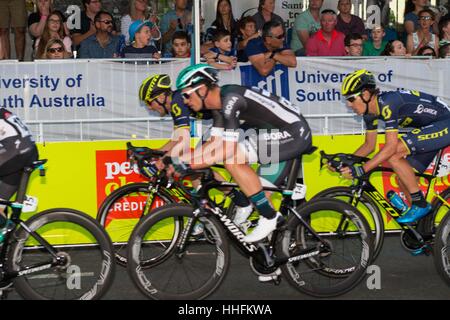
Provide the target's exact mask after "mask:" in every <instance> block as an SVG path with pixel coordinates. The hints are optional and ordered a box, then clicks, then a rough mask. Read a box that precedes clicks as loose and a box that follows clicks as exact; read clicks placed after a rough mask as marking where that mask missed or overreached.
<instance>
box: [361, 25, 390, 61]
mask: <svg viewBox="0 0 450 320" xmlns="http://www.w3.org/2000/svg"><path fill="white" fill-rule="evenodd" d="M371 35H372V40H368V41H366V42H364V45H363V56H379V55H381V53H382V52H383V50H384V48H385V47H386V43H387V41H386V40H383V37H384V35H385V33H384V28H383V27H382V26H380V25H375V26H374V27H373V28H372V31H371Z"/></svg>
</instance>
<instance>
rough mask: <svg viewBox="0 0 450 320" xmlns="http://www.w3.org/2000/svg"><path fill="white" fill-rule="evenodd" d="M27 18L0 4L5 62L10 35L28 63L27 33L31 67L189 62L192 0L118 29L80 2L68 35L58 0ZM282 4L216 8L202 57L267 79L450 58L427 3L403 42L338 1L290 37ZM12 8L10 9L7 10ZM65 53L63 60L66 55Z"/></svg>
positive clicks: (410, 11) (0, 53) (412, 5)
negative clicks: (248, 11) (54, 62)
mask: <svg viewBox="0 0 450 320" xmlns="http://www.w3.org/2000/svg"><path fill="white" fill-rule="evenodd" d="M35 1H36V9H37V10H36V12H34V13H31V14H30V15H29V16H28V30H27V28H26V26H27V17H26V9H25V0H9V1H0V59H9V58H10V56H11V55H10V51H11V48H10V44H9V32H10V29H12V30H13V32H14V37H15V39H14V40H15V41H14V43H15V51H16V57H17V59H18V60H23V59H24V52H25V32H29V34H30V36H31V37H32V40H33V43H32V48H33V54H32V57H33V59H54V58H90V59H95V58H146V59H147V58H153V59H159V58H188V57H190V55H191V34H192V32H193V24H192V13H191V11H190V8H189V7H188V1H187V0H174V7H173V9H172V10H169V11H168V12H167V13H165V14H164V15H162V16H160V17H158V16H156V15H153V14H151V12H150V10H149V4H148V0H131V1H130V2H129V12H127V13H126V14H124V15H123V16H122V18H121V19H120V26H117V25H116V23H115V21H114V19H113V16H112V15H111V13H110V12H107V11H104V10H103V9H102V3H101V1H100V0H82V3H83V11H82V14H81V21H80V22H81V23H80V24H79V25H78V28H74V29H72V30H69V29H68V27H67V23H66V18H65V16H64V15H63V14H62V13H61V12H60V11H57V10H54V8H53V6H52V0H35ZM276 1H277V0H259V5H258V9H257V12H256V13H255V14H253V15H250V16H242V17H239V18H236V17H234V16H233V10H232V4H231V1H230V0H219V1H217V7H216V17H215V20H214V21H213V23H212V24H211V25H210V26H205V25H203V24H204V19H201V21H202V26H201V29H202V30H204V32H203V31H202V37H201V41H202V47H201V54H202V57H203V58H204V59H205V61H207V63H209V64H211V65H214V66H215V67H217V68H219V69H233V68H234V67H236V64H237V62H247V61H250V62H251V63H252V65H253V66H254V67H255V68H256V69H257V70H258V72H259V73H260V74H261V75H265V74H268V72H270V71H271V70H272V69H273V67H274V65H275V64H276V63H280V64H283V65H286V66H288V67H292V66H295V65H296V57H299V56H403V57H411V56H420V55H422V56H433V57H447V56H449V51H450V16H449V15H448V14H447V15H446V16H441V14H440V13H437V12H436V11H433V10H431V9H430V8H429V7H428V1H427V0H407V1H406V9H405V16H404V34H403V35H402V33H400V32H397V31H395V30H393V29H392V28H391V27H389V26H386V25H374V26H373V27H371V28H370V29H367V28H366V26H365V24H364V22H363V20H362V19H361V18H360V17H358V16H356V15H354V14H352V13H351V12H352V1H351V0H338V1H337V3H336V8H335V10H331V9H326V10H322V6H323V2H324V0H310V1H309V6H308V8H307V9H306V10H305V11H303V12H301V13H299V14H298V15H297V16H296V19H295V22H294V23H293V25H292V27H291V28H290V29H286V28H285V26H286V23H285V21H283V19H282V18H281V17H280V16H279V15H277V13H276V12H274V9H275V2H276ZM6 3H8V5H6ZM61 49H62V50H63V52H60V50H61Z"/></svg>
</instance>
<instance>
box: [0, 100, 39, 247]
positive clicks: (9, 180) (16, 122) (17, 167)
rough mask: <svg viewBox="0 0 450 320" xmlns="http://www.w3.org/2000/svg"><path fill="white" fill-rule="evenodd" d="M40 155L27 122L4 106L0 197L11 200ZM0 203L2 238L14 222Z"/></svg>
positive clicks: (0, 118)
mask: <svg viewBox="0 0 450 320" xmlns="http://www.w3.org/2000/svg"><path fill="white" fill-rule="evenodd" d="M37 159H38V151H37V148H36V144H35V142H34V140H33V137H32V135H31V133H30V131H29V130H28V128H27V127H26V126H25V125H24V123H23V122H22V121H21V120H20V119H19V117H17V116H16V115H14V114H13V113H11V112H9V111H7V110H6V109H5V108H0V199H3V200H9V199H10V198H11V197H12V196H13V194H14V193H15V192H16V191H17V189H18V187H19V183H20V179H21V177H22V170H23V168H24V167H25V166H27V165H30V164H31V163H32V162H33V161H36V160H37ZM4 210H5V206H1V205H0V242H2V241H3V236H4V235H5V233H6V232H7V231H8V230H12V229H13V227H14V225H13V223H12V222H11V221H9V220H7V218H6V215H5V212H4Z"/></svg>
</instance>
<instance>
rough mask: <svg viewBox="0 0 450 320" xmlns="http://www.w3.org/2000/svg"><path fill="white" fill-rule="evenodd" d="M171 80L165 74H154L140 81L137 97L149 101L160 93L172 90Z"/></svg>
mask: <svg viewBox="0 0 450 320" xmlns="http://www.w3.org/2000/svg"><path fill="white" fill-rule="evenodd" d="M171 86H172V81H171V80H170V77H169V76H168V75H167V74H155V75H153V76H150V77H148V78H147V79H145V80H144V81H142V84H141V87H140V88H139V99H141V100H142V101H147V102H149V103H150V102H151V101H153V100H154V99H155V98H156V97H157V96H159V95H160V94H162V93H164V92H167V93H171V92H172V88H171Z"/></svg>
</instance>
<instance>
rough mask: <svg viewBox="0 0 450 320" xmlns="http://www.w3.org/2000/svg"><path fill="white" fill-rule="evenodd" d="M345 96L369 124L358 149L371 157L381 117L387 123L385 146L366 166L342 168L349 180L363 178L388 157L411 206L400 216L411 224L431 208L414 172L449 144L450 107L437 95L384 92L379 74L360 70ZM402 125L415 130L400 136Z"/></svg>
mask: <svg viewBox="0 0 450 320" xmlns="http://www.w3.org/2000/svg"><path fill="white" fill-rule="evenodd" d="M341 94H342V96H343V97H344V98H345V100H346V103H347V106H348V107H349V108H351V109H352V110H353V112H355V113H356V114H358V115H360V116H363V120H364V123H365V125H366V135H365V141H364V143H363V144H362V145H361V146H360V147H359V148H358V149H357V150H356V151H355V152H354V154H355V155H357V156H361V157H367V156H368V155H369V154H370V153H372V152H373V151H374V150H375V147H376V144H377V134H378V131H377V130H378V123H379V120H381V121H383V122H384V123H385V141H386V142H385V144H384V146H383V148H381V149H380V151H379V152H378V153H376V154H375V156H374V157H373V158H372V159H371V160H369V161H367V162H366V163H365V164H364V165H362V166H361V165H353V166H350V167H345V168H343V169H341V170H340V171H341V173H342V175H343V176H344V177H346V178H351V177H353V178H359V177H361V176H363V175H364V174H365V173H366V172H368V171H370V170H372V169H374V168H376V167H377V166H379V165H381V164H382V163H383V162H384V161H388V163H389V164H390V166H391V167H392V169H393V170H394V172H395V173H396V174H397V176H398V179H399V186H400V189H401V190H402V191H403V192H404V194H405V195H406V197H407V199H408V202H409V203H410V204H411V207H410V208H409V209H408V210H407V211H406V212H405V214H404V215H402V216H401V217H400V218H398V219H397V222H399V223H413V222H416V221H418V220H419V219H421V218H423V217H425V216H426V215H427V214H428V213H430V211H431V205H430V204H429V203H427V202H426V200H425V198H424V196H423V194H422V192H421V191H420V189H419V185H418V183H417V180H416V176H415V174H414V169H415V170H417V171H418V172H423V171H425V170H426V169H427V168H428V165H429V164H430V163H431V161H432V160H433V159H434V157H435V155H436V154H437V152H438V151H439V150H440V149H442V148H445V147H446V146H448V145H450V132H449V124H450V107H449V106H448V105H447V104H446V103H445V102H443V101H442V100H441V99H440V98H439V97H436V96H432V95H430V94H427V93H424V92H419V91H414V90H399V91H387V92H383V93H380V90H379V89H378V88H377V84H376V80H375V75H374V74H372V73H371V72H369V71H367V70H365V69H362V70H358V71H355V72H352V73H350V74H348V75H347V76H346V77H345V78H344V81H343V82H342V88H341ZM399 128H411V129H413V130H411V131H408V132H407V133H406V134H403V135H401V136H399Z"/></svg>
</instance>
